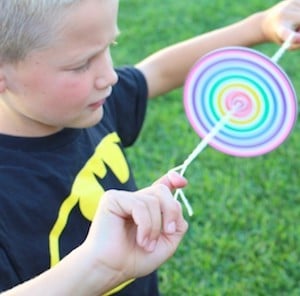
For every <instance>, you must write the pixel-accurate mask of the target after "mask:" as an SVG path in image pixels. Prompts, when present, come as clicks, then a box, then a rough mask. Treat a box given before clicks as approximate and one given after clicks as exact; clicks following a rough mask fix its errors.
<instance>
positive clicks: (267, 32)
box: [136, 0, 300, 98]
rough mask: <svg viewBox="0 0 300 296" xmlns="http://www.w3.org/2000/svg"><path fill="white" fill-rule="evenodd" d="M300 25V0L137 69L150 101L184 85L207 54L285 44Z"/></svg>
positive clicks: (187, 44) (171, 49) (173, 48)
mask: <svg viewBox="0 0 300 296" xmlns="http://www.w3.org/2000/svg"><path fill="white" fill-rule="evenodd" d="M299 23H300V0H285V1H281V2H280V3H279V4H277V5H275V6H273V7H272V8H270V9H268V10H266V11H262V12H259V13H255V14H253V15H251V16H249V17H247V18H245V19H244V20H242V21H239V22H237V23H234V24H232V25H229V26H227V27H224V28H221V29H218V30H214V31H212V32H209V33H206V34H203V35H201V36H197V37H194V38H191V39H189V40H186V41H183V42H180V43H178V44H175V45H173V46H169V47H167V48H165V49H162V50H160V51H158V52H156V53H154V54H153V55H151V56H149V57H148V58H146V59H145V60H143V61H141V62H140V63H138V64H137V65H136V66H137V68H139V69H140V70H141V71H142V72H143V73H144V75H145V77H146V80H147V83H148V89H149V94H148V95H149V98H152V97H156V96H158V95H161V94H164V93H166V92H168V91H170V90H173V89H175V88H178V87H180V86H182V85H183V83H184V80H185V77H186V75H187V73H188V71H189V70H190V68H191V67H192V65H193V64H194V63H195V62H196V61H197V60H198V59H199V58H200V57H201V56H203V55H204V54H206V53H207V52H209V51H211V50H213V49H216V48H219V47H224V46H234V45H236V46H252V45H255V44H259V43H263V42H277V43H281V42H282V41H283V40H284V39H286V38H287V36H288V35H289V34H290V33H291V32H292V30H294V29H295V28H297V27H298V24H299ZM299 36H300V35H299V34H296V36H295V40H296V42H299V41H300V40H299Z"/></svg>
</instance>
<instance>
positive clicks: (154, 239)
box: [86, 172, 188, 280]
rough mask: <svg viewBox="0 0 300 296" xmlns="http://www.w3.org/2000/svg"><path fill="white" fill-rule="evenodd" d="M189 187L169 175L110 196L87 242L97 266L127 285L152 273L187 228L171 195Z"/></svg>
mask: <svg viewBox="0 0 300 296" xmlns="http://www.w3.org/2000/svg"><path fill="white" fill-rule="evenodd" d="M186 184H187V181H186V179H185V178H184V177H182V176H180V175H179V174H177V173H176V172H169V173H168V174H167V175H165V176H163V177H162V178H160V179H159V180H158V181H156V182H155V183H154V184H153V185H152V186H150V187H148V188H145V189H142V190H139V191H136V192H126V191H117V190H110V191H108V192H106V193H105V194H104V196H103V197H102V199H101V201H100V204H99V208H98V210H97V213H96V215H95V219H94V221H93V223H92V226H91V229H90V232H89V235H88V238H87V240H86V244H88V245H89V246H90V247H92V250H93V251H92V252H95V254H97V257H98V261H99V262H100V263H101V264H103V265H105V266H106V267H107V268H109V269H110V270H112V271H113V272H114V271H115V272H116V274H120V273H121V274H123V275H124V279H123V280H127V279H130V278H135V277H140V276H143V275H146V274H149V273H150V272H152V271H153V270H155V269H156V268H157V267H158V266H160V265H161V264H162V263H163V262H165V261H166V260H167V259H168V258H169V257H171V256H172V255H173V253H174V252H175V250H176V249H177V247H178V245H179V243H180V241H181V239H182V238H183V235H184V234H185V232H186V231H187V228H188V225H187V222H186V221H185V220H184V217H183V214H182V210H181V206H180V204H179V202H178V201H176V200H174V198H173V196H172V192H171V190H174V189H176V188H181V187H184V186H185V185H186Z"/></svg>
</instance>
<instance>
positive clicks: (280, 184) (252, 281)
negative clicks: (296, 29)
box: [113, 0, 300, 296]
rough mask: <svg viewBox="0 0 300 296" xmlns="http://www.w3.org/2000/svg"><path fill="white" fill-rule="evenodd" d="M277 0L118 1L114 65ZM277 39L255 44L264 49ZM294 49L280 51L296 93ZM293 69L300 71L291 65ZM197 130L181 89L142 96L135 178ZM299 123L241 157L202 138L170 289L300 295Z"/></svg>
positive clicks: (167, 163)
mask: <svg viewBox="0 0 300 296" xmlns="http://www.w3.org/2000/svg"><path fill="white" fill-rule="evenodd" d="M274 3H277V1H270V0H269V1H260V0H252V1H246V2H245V1H242V2H241V1H223V0H222V1H221V0H218V1H207V0H203V1H198V0H188V1H181V0H180V1H179V0H164V1H159V0H151V1H143V0H123V1H120V18H119V26H120V30H121V32H122V34H121V36H120V38H119V45H118V46H117V47H116V48H114V49H113V57H114V60H115V64H116V65H122V64H134V63H136V62H138V61H139V60H141V59H142V58H144V57H145V56H147V55H148V54H150V53H151V52H153V51H155V50H158V49H159V48H161V47H163V46H166V45H168V44H170V43H173V42H176V41H179V40H182V39H184V38H188V37H191V36H193V35H195V34H200V33H203V32H206V31H209V30H211V29H214V28H217V27H220V26H223V25H225V24H228V23H231V22H233V21H235V20H237V19H239V18H241V17H243V16H246V15H248V14H249V13H251V12H254V11H257V10H258V9H263V8H266V7H268V6H269V5H271V4H274ZM277 48H278V47H277V45H263V46H258V47H257V49H259V50H261V51H262V52H264V53H265V54H267V55H272V54H273V53H275V51H276V50H277ZM299 61H300V53H299V52H289V53H286V54H285V55H284V57H283V58H282V60H280V64H281V66H282V67H283V68H284V69H285V70H286V72H287V73H288V75H289V76H290V78H291V80H292V81H293V83H294V86H295V89H296V91H297V93H298V94H300V83H299V81H300V80H299V79H300V75H299V73H300V71H299V70H300V62H299ZM298 71H299V72H298ZM199 141H200V139H199V137H198V136H197V135H196V134H195V132H194V131H193V130H192V128H191V127H190V125H189V123H188V121H187V119H186V116H185V114H184V109H183V105H182V90H181V89H179V90H176V91H173V92H171V93H169V94H168V95H166V96H164V97H160V98H157V99H156V100H154V101H151V102H150V104H149V110H148V115H147V120H146V122H145V125H144V128H143V131H142V134H141V136H140V138H139V140H138V141H137V143H136V144H135V146H134V147H133V148H130V149H129V150H128V154H129V158H130V160H131V162H132V165H133V168H134V172H135V175H136V178H137V183H138V185H139V186H147V185H149V184H150V183H151V182H152V181H154V180H155V179H156V178H158V177H159V176H161V175H162V174H164V173H165V172H167V171H168V170H169V169H170V168H173V167H174V166H177V165H179V164H181V163H182V161H184V159H185V158H186V157H187V156H188V154H189V153H191V152H192V150H193V149H194V147H195V146H196V145H197V144H198V143H199ZM299 155H300V125H299V123H297V124H296V127H295V128H294V130H293V132H292V134H291V135H290V137H289V138H288V139H287V141H285V142H284V143H283V145H282V146H280V147H279V148H278V149H276V150H275V151H273V152H271V153H269V154H267V155H264V156H260V157H256V158H251V159H245V158H243V159H242V158H235V157H232V156H228V155H224V154H222V153H221V152H219V151H216V150H214V149H212V148H210V147H207V148H206V149H205V150H204V151H203V152H202V153H201V155H199V157H198V158H197V159H196V161H195V162H193V163H192V164H191V166H190V167H189V168H188V170H187V172H186V176H187V178H188V179H189V186H188V187H187V188H186V189H185V194H186V196H187V197H188V198H189V200H190V202H191V204H192V206H193V209H194V211H195V214H194V216H193V217H188V216H187V219H188V220H189V223H190V228H189V232H188V234H187V235H186V237H185V239H184V241H183V243H182V244H181V246H180V248H179V250H178V252H177V253H176V255H175V256H174V257H173V258H172V259H171V260H170V261H169V262H168V263H166V264H165V265H164V266H163V267H162V268H161V269H160V273H159V275H160V284H161V291H162V292H163V294H164V295H166V296H169V295H170V296H173V295H175V296H176V295H230V296H232V295H239V296H240V295H249V296H250V295H251V296H252V295H289V296H290V295H300V226H299V223H298V220H299V218H300V205H299V203H300V193H299V187H300V186H299V184H298V183H299V182H298V178H299V175H300V159H299Z"/></svg>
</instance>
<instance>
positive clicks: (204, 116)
mask: <svg viewBox="0 0 300 296" xmlns="http://www.w3.org/2000/svg"><path fill="white" fill-rule="evenodd" d="M184 107H185V111H186V115H187V117H188V120H189V121H190V123H191V125H192V127H193V128H194V130H195V131H196V132H197V134H198V135H199V136H200V137H202V138H203V137H205V136H206V135H207V134H208V133H209V132H210V131H211V130H212V128H213V127H214V126H215V125H216V124H217V122H218V121H220V119H222V118H223V117H224V115H226V114H228V112H229V111H230V110H232V108H237V109H235V111H234V112H233V114H232V115H231V117H230V119H229V121H228V122H227V123H226V124H225V126H224V127H223V128H222V129H221V130H220V131H219V132H218V133H217V135H216V136H215V137H214V138H213V139H212V140H211V141H210V142H209V144H210V145H211V146H212V147H214V148H215V149H217V150H219V151H221V152H223V153H226V154H230V155H234V156H239V157H253V156H258V155H262V154H265V153H268V152H270V151H271V150H273V149H275V148H276V147H278V146H279V145H280V144H281V143H282V142H283V141H284V140H285V139H286V138H287V136H288V135H289V133H290V132H291V130H292V128H293V126H294V124H295V121H296V116H297V98H296V94H295V91H294V88H293V85H292V83H291V82H290V80H289V78H288V77H287V75H286V74H285V72H284V71H283V70H282V69H281V68H280V67H279V66H278V65H277V64H276V63H274V62H273V61H272V60H271V59H270V58H269V57H267V56H265V55H263V54H262V53H260V52H257V51H255V50H253V49H250V48H244V47H225V48H221V49H218V50H215V51H212V52H210V53H209V54H207V55H206V56H204V57H203V58H201V59H200V60H199V61H198V62H197V63H196V64H195V65H194V66H193V68H192V69H191V71H190V73H189V74H188V76H187V79H186V82H185V86H184Z"/></svg>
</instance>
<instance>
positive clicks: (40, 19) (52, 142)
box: [0, 0, 300, 296]
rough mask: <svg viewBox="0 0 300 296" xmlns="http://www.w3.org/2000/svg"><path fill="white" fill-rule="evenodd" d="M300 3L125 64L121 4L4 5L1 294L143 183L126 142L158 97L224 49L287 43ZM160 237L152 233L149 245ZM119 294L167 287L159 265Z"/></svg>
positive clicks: (86, 0) (57, 255) (16, 1)
mask: <svg viewBox="0 0 300 296" xmlns="http://www.w3.org/2000/svg"><path fill="white" fill-rule="evenodd" d="M299 3H300V1H299V0H289V1H282V2H280V3H279V4H277V5H276V6H274V7H273V8H271V9H270V10H267V11H263V12H260V13H257V14H254V15H252V16H250V17H248V18H246V19H245V20H243V21H241V22H238V23H236V24H234V25H232V26H229V27H226V28H223V29H220V30H216V31H214V32H212V33H210V34H204V35H203V36H200V37H196V38H193V39H191V40H187V41H185V42H181V43H179V44H177V45H174V46H171V47H169V48H166V49H164V50H161V51H159V52H158V53H156V54H154V55H152V56H150V57H149V58H147V59H145V60H144V61H142V62H140V63H139V64H137V65H136V66H135V67H124V68H120V69H114V68H113V66H112V61H111V57H110V51H109V48H110V45H111V44H113V43H114V42H115V39H116V38H117V35H118V27H117V11H118V1H117V0H48V1H46V0H44V1H42V0H41V1H30V0H22V1H20V0H10V1H1V3H0V14H1V17H0V20H1V24H0V27H1V28H0V30H1V33H0V40H1V46H0V47H1V48H0V97H1V98H0V133H1V135H0V143H1V144H0V155H1V156H0V157H1V160H0V163H1V193H0V201H1V209H0V211H1V212H0V215H1V228H0V244H1V248H0V290H5V289H8V288H11V287H13V286H15V285H17V284H19V283H21V282H23V281H26V280H29V279H31V278H33V277H35V276H36V275H38V274H40V273H42V272H44V271H45V270H48V269H49V268H51V267H54V266H55V265H56V264H58V263H59V262H60V260H61V259H62V258H64V257H65V256H66V255H67V254H69V253H70V252H71V251H72V250H74V249H76V248H77V247H79V246H80V245H81V244H82V243H83V242H84V240H85V238H86V236H87V233H88V229H89V227H90V223H91V221H92V220H93V217H94V215H95V212H96V208H97V204H98V202H99V199H100V198H101V196H103V194H104V192H106V191H107V190H109V189H119V190H126V191H134V190H136V186H135V183H134V179H133V176H132V173H131V170H130V167H129V165H128V163H127V161H126V157H125V154H124V150H123V149H124V148H125V147H128V146H130V145H132V144H133V143H134V141H135V140H136V138H137V136H138V133H139V131H140V129H141V126H142V123H143V119H144V115H145V110H146V104H147V98H152V97H156V96H158V95H161V94H163V93H165V92H167V91H170V90H172V89H174V88H177V87H179V86H181V85H182V84H183V81H184V79H185V77H186V74H187V72H188V70H189V69H190V67H191V66H192V65H193V64H194V62H195V61H196V60H197V59H198V58H199V57H200V56H202V55H203V54H205V53H206V52H208V51H210V50H212V49H214V48H217V47H221V46H226V45H243V46H250V45H254V44H257V43H262V42H271V41H273V42H281V41H282V40H284V39H286V38H287V36H288V35H289V33H290V32H291V31H292V30H294V29H295V28H297V24H298V23H299V19H300V14H299V6H300V4H299ZM297 41H299V36H298V34H296V36H295V39H294V42H297ZM174 60H176V63H174V62H173V61H174ZM107 231H110V229H108V230H107ZM155 244H156V241H155V240H149V241H147V247H148V249H149V250H153V249H154V248H155ZM119 247H120V248H122V245H121V246H119ZM64 280H67V279H64ZM99 280H100V279H99ZM111 293H116V295H131V296H132V295H138V296H144V295H145V296H146V295H151V296H155V295H159V291H158V288H157V279H156V273H151V274H149V275H148V276H146V277H143V278H139V279H137V280H135V281H133V282H131V283H128V282H127V283H125V284H124V285H121V286H119V287H117V288H116V289H115V290H114V291H112V292H111Z"/></svg>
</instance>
